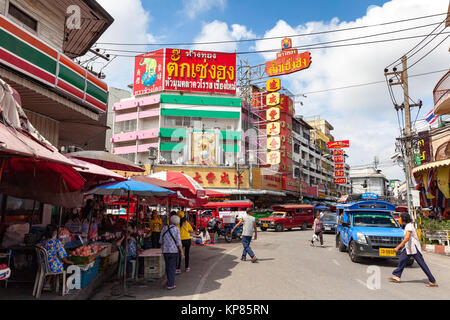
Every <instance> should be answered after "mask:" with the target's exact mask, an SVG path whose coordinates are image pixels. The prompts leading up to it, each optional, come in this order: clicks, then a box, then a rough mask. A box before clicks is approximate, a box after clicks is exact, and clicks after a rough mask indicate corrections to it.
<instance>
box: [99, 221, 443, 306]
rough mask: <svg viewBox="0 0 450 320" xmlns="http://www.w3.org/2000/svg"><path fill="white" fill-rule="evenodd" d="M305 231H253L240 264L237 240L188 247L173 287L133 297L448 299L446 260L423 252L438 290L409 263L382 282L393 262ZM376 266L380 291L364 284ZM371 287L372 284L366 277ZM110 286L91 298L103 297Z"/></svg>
mask: <svg viewBox="0 0 450 320" xmlns="http://www.w3.org/2000/svg"><path fill="white" fill-rule="evenodd" d="M311 234H312V232H311V230H308V231H301V230H298V231H296V230H293V231H286V232H283V233H276V232H273V231H268V232H258V236H259V237H258V240H257V241H253V242H252V248H253V250H254V251H255V253H256V254H257V256H258V258H259V263H256V264H253V263H251V262H249V261H247V262H241V261H240V254H241V252H242V246H241V244H240V243H238V242H234V243H231V244H227V243H220V244H218V245H215V246H212V247H193V248H192V253H191V261H192V262H191V264H192V266H191V268H192V271H191V272H190V273H184V272H183V273H182V274H181V275H179V276H177V278H176V285H177V289H176V290H174V291H170V292H169V291H167V290H166V289H165V288H164V287H163V286H162V285H161V284H157V283H146V284H145V283H144V284H136V285H132V286H131V292H132V293H133V294H134V295H135V296H136V298H137V299H183V300H196V299H200V300H203V299H205V300H208V299H214V300H217V299H218V300H222V299H227V300H233V299H240V300H248V299H257V300H264V299H282V300H290V299H295V300H298V299H429V300H436V299H450V291H449V290H448V289H449V288H450V272H449V269H450V258H449V257H445V256H440V255H435V254H425V255H424V256H425V260H426V262H427V263H428V265H429V267H430V269H431V271H432V273H433V274H434V276H435V278H436V279H437V281H438V283H439V285H440V287H439V288H427V287H425V284H426V283H427V280H426V276H425V275H424V273H423V272H422V270H421V269H420V268H419V267H418V265H417V264H416V263H415V264H414V266H413V267H412V268H407V269H406V270H405V273H404V275H403V278H402V280H403V283H401V284H395V283H391V282H389V281H388V278H389V277H390V276H391V272H392V271H393V269H394V268H395V267H396V262H394V261H391V260H372V259H367V260H363V262H362V263H360V264H355V263H352V262H351V261H350V258H349V257H348V254H347V253H340V252H338V250H337V249H336V248H335V241H334V237H335V236H334V235H325V237H324V239H325V246H326V247H325V248H321V247H311V246H310V245H309V244H308V240H309V239H310V237H311ZM374 265H376V266H378V267H379V270H380V279H381V281H380V289H377V290H371V289H369V288H368V286H367V281H368V278H369V277H370V276H371V275H373V273H371V274H369V273H367V271H368V268H370V267H371V266H374ZM369 283H370V284H372V285H376V282H372V281H369ZM110 293H111V285H109V286H105V287H104V288H103V289H102V291H101V292H99V293H98V294H97V295H96V296H95V297H94V299H109V298H110V297H109V296H110Z"/></svg>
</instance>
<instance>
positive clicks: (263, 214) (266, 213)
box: [253, 209, 273, 227]
mask: <svg viewBox="0 0 450 320" xmlns="http://www.w3.org/2000/svg"><path fill="white" fill-rule="evenodd" d="M272 213H273V210H272V209H269V210H255V212H253V217H254V218H255V220H256V226H257V227H260V226H261V223H260V222H259V220H260V219H264V218H268V217H270V216H271V215H272Z"/></svg>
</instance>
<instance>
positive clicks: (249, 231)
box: [231, 208, 258, 263]
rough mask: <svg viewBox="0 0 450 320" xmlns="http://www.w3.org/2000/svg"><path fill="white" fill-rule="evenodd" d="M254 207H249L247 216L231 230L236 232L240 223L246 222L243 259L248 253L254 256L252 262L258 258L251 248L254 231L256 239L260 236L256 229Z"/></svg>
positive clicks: (243, 236) (243, 238)
mask: <svg viewBox="0 0 450 320" xmlns="http://www.w3.org/2000/svg"><path fill="white" fill-rule="evenodd" d="M252 215H253V209H251V208H249V209H247V216H245V217H244V218H242V219H241V221H239V223H238V224H237V225H236V226H235V227H234V228H233V230H231V234H233V233H234V230H235V229H236V228H238V227H239V226H240V225H242V224H244V226H243V230H242V245H243V246H244V251H243V252H242V258H241V261H246V260H247V253H248V254H249V255H250V257H251V258H252V262H253V263H255V262H256V260H257V258H256V255H255V254H254V253H253V250H252V248H250V242H251V241H252V237H253V233H255V240H256V239H257V238H258V231H257V230H256V220H255V218H254V217H253V216H252Z"/></svg>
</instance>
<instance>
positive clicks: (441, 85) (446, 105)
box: [433, 71, 450, 116]
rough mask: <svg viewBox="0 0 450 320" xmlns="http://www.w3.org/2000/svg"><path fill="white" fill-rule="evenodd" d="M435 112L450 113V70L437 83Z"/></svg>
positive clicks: (440, 113)
mask: <svg viewBox="0 0 450 320" xmlns="http://www.w3.org/2000/svg"><path fill="white" fill-rule="evenodd" d="M433 98H434V114H435V115H440V116H441V115H444V114H450V71H448V72H447V73H446V74H445V76H443V77H442V79H441V80H439V82H438V83H437V85H436V87H435V88H434V91H433Z"/></svg>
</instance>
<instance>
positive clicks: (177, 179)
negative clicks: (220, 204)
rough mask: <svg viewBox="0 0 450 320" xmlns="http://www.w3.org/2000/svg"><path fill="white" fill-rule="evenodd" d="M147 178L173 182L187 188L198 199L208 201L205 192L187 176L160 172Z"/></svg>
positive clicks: (178, 173)
mask: <svg viewBox="0 0 450 320" xmlns="http://www.w3.org/2000/svg"><path fill="white" fill-rule="evenodd" d="M148 177H149V178H157V179H161V180H164V181H169V182H173V183H176V184H180V185H182V186H185V187H187V188H189V190H190V191H191V192H192V193H193V194H195V195H196V197H197V198H199V199H205V200H208V196H207V195H206V190H205V189H204V188H203V187H202V186H201V185H200V184H199V183H198V182H197V181H195V180H194V179H193V178H191V177H190V176H188V175H187V174H184V173H181V172H176V171H162V172H158V173H155V174H152V175H149V176H148Z"/></svg>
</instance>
